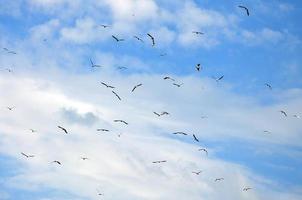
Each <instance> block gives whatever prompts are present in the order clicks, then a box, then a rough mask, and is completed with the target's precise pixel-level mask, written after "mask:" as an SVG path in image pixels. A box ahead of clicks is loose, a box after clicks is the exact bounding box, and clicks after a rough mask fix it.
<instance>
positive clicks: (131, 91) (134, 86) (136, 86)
mask: <svg viewBox="0 0 302 200" xmlns="http://www.w3.org/2000/svg"><path fill="white" fill-rule="evenodd" d="M142 85H143V84H142V83H140V84H138V85H136V86H134V87H133V89H132V90H131V92H134V90H135V89H136V88H138V87H140V86H142Z"/></svg>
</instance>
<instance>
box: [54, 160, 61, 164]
mask: <svg viewBox="0 0 302 200" xmlns="http://www.w3.org/2000/svg"><path fill="white" fill-rule="evenodd" d="M52 163H57V164H58V165H62V164H61V162H60V161H57V160H54V161H52Z"/></svg>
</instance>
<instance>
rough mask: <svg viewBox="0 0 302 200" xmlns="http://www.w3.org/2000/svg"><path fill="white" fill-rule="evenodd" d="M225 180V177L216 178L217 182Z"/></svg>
mask: <svg viewBox="0 0 302 200" xmlns="http://www.w3.org/2000/svg"><path fill="white" fill-rule="evenodd" d="M223 180H224V178H216V179H215V182H217V181H223Z"/></svg>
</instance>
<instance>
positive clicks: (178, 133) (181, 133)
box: [173, 132, 188, 135]
mask: <svg viewBox="0 0 302 200" xmlns="http://www.w3.org/2000/svg"><path fill="white" fill-rule="evenodd" d="M173 134H174V135H188V134H187V133H184V132H175V133H173Z"/></svg>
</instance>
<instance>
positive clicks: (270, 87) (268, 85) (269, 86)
mask: <svg viewBox="0 0 302 200" xmlns="http://www.w3.org/2000/svg"><path fill="white" fill-rule="evenodd" d="M265 85H266V86H267V87H268V88H269V89H270V90H272V89H273V87H272V86H271V85H270V84H268V83H265Z"/></svg>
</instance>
